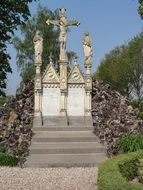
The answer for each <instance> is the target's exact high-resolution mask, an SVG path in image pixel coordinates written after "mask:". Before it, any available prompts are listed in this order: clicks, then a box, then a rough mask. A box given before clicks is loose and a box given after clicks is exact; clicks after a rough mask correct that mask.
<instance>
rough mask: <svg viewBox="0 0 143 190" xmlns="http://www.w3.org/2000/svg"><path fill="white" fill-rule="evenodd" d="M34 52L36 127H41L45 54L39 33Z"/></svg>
mask: <svg viewBox="0 0 143 190" xmlns="http://www.w3.org/2000/svg"><path fill="white" fill-rule="evenodd" d="M33 42H34V50H35V57H34V58H35V59H34V62H35V68H36V75H35V81H34V121H33V125H34V127H36V126H37V127H39V126H41V125H42V113H41V110H42V108H41V104H42V102H41V93H42V81H41V65H42V52H43V38H42V37H41V35H40V32H39V31H36V34H35V36H34V39H33Z"/></svg>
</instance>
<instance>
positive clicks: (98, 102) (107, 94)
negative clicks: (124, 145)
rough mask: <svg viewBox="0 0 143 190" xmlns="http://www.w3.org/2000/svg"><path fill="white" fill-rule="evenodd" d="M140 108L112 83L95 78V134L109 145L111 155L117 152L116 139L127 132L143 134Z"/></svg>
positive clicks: (93, 99) (93, 98) (93, 93)
mask: <svg viewBox="0 0 143 190" xmlns="http://www.w3.org/2000/svg"><path fill="white" fill-rule="evenodd" d="M138 114H139V111H138V109H134V110H133V108H132V107H131V106H130V105H129V101H128V100H127V98H125V97H123V96H122V95H120V94H119V93H118V92H117V91H115V90H113V89H112V88H111V86H110V85H108V84H104V83H103V82H102V81H99V80H97V79H96V78H93V91H92V115H93V124H94V127H95V134H96V135H97V136H98V137H99V139H100V141H101V142H102V143H104V144H106V145H107V154H108V155H109V156H112V155H115V154H117V148H116V146H115V141H116V140H117V139H119V138H120V137H122V136H123V135H125V134H131V133H132V134H143V121H142V120H141V119H139V117H138Z"/></svg>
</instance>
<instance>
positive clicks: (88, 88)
mask: <svg viewBox="0 0 143 190" xmlns="http://www.w3.org/2000/svg"><path fill="white" fill-rule="evenodd" d="M83 51H84V57H85V59H84V66H85V69H86V74H85V116H91V92H92V77H91V67H92V43H91V38H90V35H89V33H88V32H86V33H85V34H84V38H83Z"/></svg>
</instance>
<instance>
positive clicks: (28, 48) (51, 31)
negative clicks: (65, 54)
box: [13, 6, 59, 82]
mask: <svg viewBox="0 0 143 190" xmlns="http://www.w3.org/2000/svg"><path fill="white" fill-rule="evenodd" d="M57 17H58V14H57V10H56V11H55V12H52V11H51V10H49V9H48V8H45V7H41V6H39V8H38V11H37V14H36V15H34V16H33V17H32V18H31V19H30V20H28V21H27V22H26V23H25V26H22V27H21V28H20V29H21V33H22V37H21V38H19V37H14V39H13V41H14V46H15V48H16V50H17V61H16V62H17V66H18V68H19V69H20V70H21V77H22V81H23V82H24V81H25V80H27V79H28V80H29V79H32V78H33V77H34V70H35V69H34V44H33V38H34V35H35V33H36V30H39V31H40V33H41V35H42V37H43V54H42V60H43V63H42V71H43V70H44V69H45V67H46V65H47V64H48V63H49V55H50V53H51V52H52V55H53V62H54V64H55V66H56V67H58V58H59V57H58V55H59V42H58V37H59V30H58V29H57V28H54V27H53V26H52V25H51V26H48V25H47V24H46V21H47V20H48V19H56V18H57Z"/></svg>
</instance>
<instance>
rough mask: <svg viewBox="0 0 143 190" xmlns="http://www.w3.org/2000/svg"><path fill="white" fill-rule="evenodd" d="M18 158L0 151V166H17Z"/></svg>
mask: <svg viewBox="0 0 143 190" xmlns="http://www.w3.org/2000/svg"><path fill="white" fill-rule="evenodd" d="M18 162H19V159H18V158H17V157H16V156H12V155H8V154H5V153H1V152H0V166H17V164H18Z"/></svg>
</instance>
